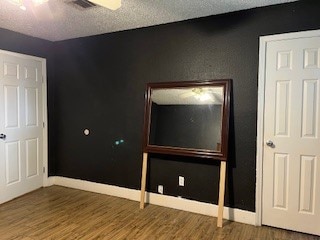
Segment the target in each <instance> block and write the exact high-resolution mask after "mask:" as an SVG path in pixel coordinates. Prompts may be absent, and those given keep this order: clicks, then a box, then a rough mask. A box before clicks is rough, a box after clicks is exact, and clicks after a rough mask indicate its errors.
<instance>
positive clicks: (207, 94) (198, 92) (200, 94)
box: [180, 88, 222, 103]
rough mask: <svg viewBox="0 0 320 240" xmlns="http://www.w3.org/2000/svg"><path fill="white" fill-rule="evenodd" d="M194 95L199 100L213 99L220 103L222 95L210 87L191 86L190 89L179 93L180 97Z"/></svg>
mask: <svg viewBox="0 0 320 240" xmlns="http://www.w3.org/2000/svg"><path fill="white" fill-rule="evenodd" d="M189 97H194V98H196V99H197V100H200V101H210V100H211V101H215V102H218V103H222V96H221V95H220V94H218V93H216V92H214V91H212V89H210V88H193V89H191V90H190V91H187V92H185V93H182V94H180V98H189Z"/></svg>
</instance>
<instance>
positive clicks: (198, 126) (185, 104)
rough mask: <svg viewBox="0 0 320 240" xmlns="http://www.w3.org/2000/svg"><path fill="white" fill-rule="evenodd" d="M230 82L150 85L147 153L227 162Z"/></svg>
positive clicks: (147, 103) (145, 140)
mask: <svg viewBox="0 0 320 240" xmlns="http://www.w3.org/2000/svg"><path fill="white" fill-rule="evenodd" d="M229 99H230V80H212V81H202V82H200V81H198V82H174V83H150V84H148V85H147V89H146V105H145V127H144V130H145V131H144V132H145V133H144V151H145V152H155V153H167V154H176V155H187V156H198V157H207V158H214V159H217V160H224V161H225V160H226V159H227V149H228V146H227V143H228V127H229Z"/></svg>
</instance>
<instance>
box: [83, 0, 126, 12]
mask: <svg viewBox="0 0 320 240" xmlns="http://www.w3.org/2000/svg"><path fill="white" fill-rule="evenodd" d="M87 1H89V2H92V3H93V4H96V5H99V6H101V7H105V8H108V9H110V10H117V9H118V8H120V7H121V0H87Z"/></svg>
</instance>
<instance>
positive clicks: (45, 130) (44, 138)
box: [0, 49, 49, 186]
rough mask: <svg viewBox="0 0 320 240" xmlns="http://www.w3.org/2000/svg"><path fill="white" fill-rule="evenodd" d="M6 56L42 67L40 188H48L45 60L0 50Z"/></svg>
mask: <svg viewBox="0 0 320 240" xmlns="http://www.w3.org/2000/svg"><path fill="white" fill-rule="evenodd" d="M1 53H4V54H8V55H11V56H16V57H22V58H24V59H30V60H36V61H39V62H41V65H42V77H43V81H42V105H43V106H42V110H43V111H42V112H43V116H42V117H43V123H44V127H43V135H42V137H43V149H42V153H43V156H42V160H43V167H44V168H45V172H44V173H43V180H42V186H48V185H49V182H48V181H49V180H48V107H47V106H48V104H47V60H46V59H45V58H41V57H36V56H32V55H27V54H22V53H16V52H11V51H6V50H2V49H0V54H1Z"/></svg>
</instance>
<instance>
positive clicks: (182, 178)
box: [179, 176, 184, 187]
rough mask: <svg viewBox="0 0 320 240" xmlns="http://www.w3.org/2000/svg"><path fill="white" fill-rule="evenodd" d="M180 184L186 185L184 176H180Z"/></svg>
mask: <svg viewBox="0 0 320 240" xmlns="http://www.w3.org/2000/svg"><path fill="white" fill-rule="evenodd" d="M179 186H181V187H184V177H182V176H179Z"/></svg>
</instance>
